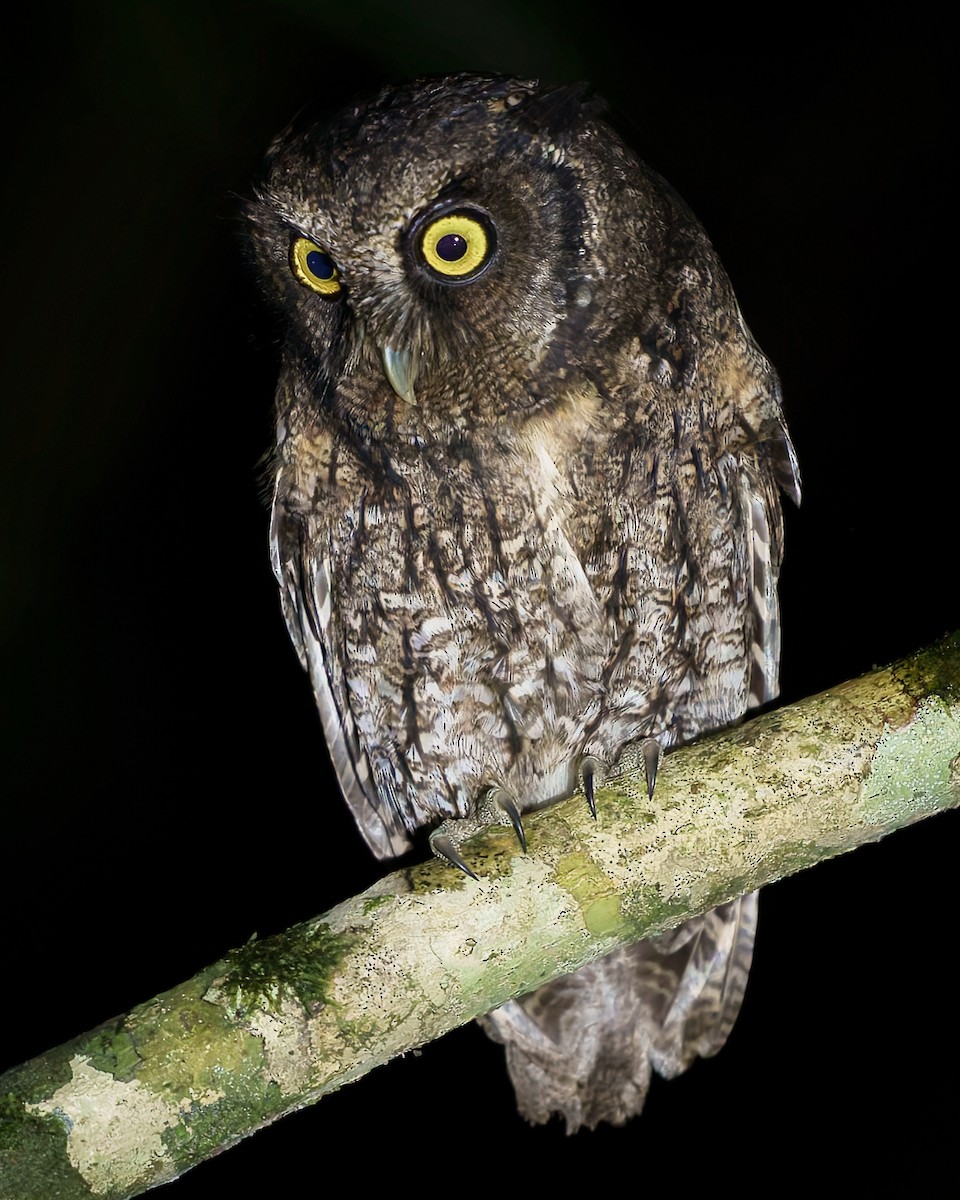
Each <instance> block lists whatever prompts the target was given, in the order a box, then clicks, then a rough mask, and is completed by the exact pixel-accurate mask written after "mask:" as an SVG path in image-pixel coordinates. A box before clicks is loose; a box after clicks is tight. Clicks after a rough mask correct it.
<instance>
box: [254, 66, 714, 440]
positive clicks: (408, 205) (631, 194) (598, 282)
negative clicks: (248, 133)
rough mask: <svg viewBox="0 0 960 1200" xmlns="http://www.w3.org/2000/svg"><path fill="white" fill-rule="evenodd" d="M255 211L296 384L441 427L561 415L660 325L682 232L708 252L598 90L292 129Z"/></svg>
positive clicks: (416, 96)
mask: <svg viewBox="0 0 960 1200" xmlns="http://www.w3.org/2000/svg"><path fill="white" fill-rule="evenodd" d="M250 213H251V216H252V223H253V230H254V245H255V248H256V251H257V255H258V258H259V261H260V264H261V268H262V270H263V272H264V274H265V275H266V277H267V280H268V283H269V285H270V286H271V288H272V291H273V293H274V295H275V296H276V298H277V299H278V300H279V302H280V304H281V305H282V307H283V308H284V309H285V310H286V314H287V318H288V323H287V330H288V333H287V343H286V351H285V353H286V356H287V363H288V366H290V367H291V368H292V370H293V372H294V374H295V375H296V376H298V377H299V378H301V379H310V380H311V381H312V383H311V389H310V390H311V392H312V394H313V395H314V396H323V397H325V400H323V401H322V402H324V403H329V404H339V405H346V406H347V407H348V408H349V409H351V410H352V411H354V412H358V411H359V412H363V413H365V414H366V415H367V417H369V418H373V419H376V416H377V414H378V413H379V412H382V411H383V410H384V409H385V408H386V407H387V406H396V404H397V397H399V398H400V400H402V401H403V402H404V403H405V404H406V405H407V406H409V409H410V410H411V411H409V413H408V418H409V420H410V421H411V422H413V424H421V425H425V426H429V425H431V424H435V423H436V421H437V420H442V421H444V422H451V421H452V422H454V423H460V424H469V423H470V422H477V421H479V422H482V423H486V422H491V421H497V420H498V419H499V418H501V417H503V416H504V415H505V414H507V413H512V414H516V413H517V411H518V410H521V411H522V410H530V411H536V410H537V409H538V408H539V407H541V406H542V405H544V404H547V403H549V402H550V401H551V399H552V398H554V397H555V396H556V394H557V391H558V388H560V389H562V387H563V386H564V384H565V381H566V380H567V379H568V377H569V376H570V375H571V373H576V372H577V370H578V368H579V367H580V366H581V364H582V362H583V361H584V359H585V358H589V360H590V361H591V362H596V361H597V359H598V346H597V342H598V340H599V341H602V340H603V339H605V338H616V337H617V336H622V335H623V331H624V330H628V331H629V332H630V335H631V336H633V335H635V333H636V331H637V330H638V329H641V328H642V327H643V324H644V320H646V322H647V324H648V325H651V324H652V325H656V323H657V320H658V317H657V314H656V313H655V312H654V311H653V309H655V308H656V301H655V299H654V293H656V291H657V284H658V281H660V280H661V278H662V275H663V264H664V259H665V258H666V257H667V255H666V252H665V250H664V246H665V240H666V239H665V235H666V232H667V231H668V230H669V231H670V237H671V238H672V239H673V243H672V244H673V251H675V249H676V239H677V230H678V227H684V226H686V225H689V226H690V229H691V238H692V239H693V241H697V239H698V238H699V230H698V229H696V228H695V223H693V222H692V218H689V215H688V214H686V212H685V210H683V209H682V205H678V202H677V201H676V200H675V198H674V197H673V196H672V194H671V193H670V192H669V189H667V188H666V187H665V185H663V184H662V181H660V180H659V178H658V177H657V176H655V175H654V174H653V173H652V172H649V171H648V170H647V169H646V168H644V167H643V166H642V164H640V163H639V161H638V160H637V159H636V158H634V157H633V155H632V154H631V153H630V152H629V151H627V150H626V149H625V147H624V146H623V144H622V143H621V142H620V140H619V139H618V138H617V137H616V135H615V134H614V133H613V132H612V130H610V129H609V128H608V127H607V126H606V125H604V124H603V123H602V122H601V121H600V120H599V118H598V116H597V106H596V105H595V104H594V103H593V102H592V101H590V100H588V99H587V98H586V97H585V94H584V89H582V88H581V87H572V88H571V87H567V88H560V89H552V90H551V89H542V88H540V87H538V86H537V84H536V83H534V82H531V81H524V80H516V79H507V78H500V77H490V76H476V75H458V76H448V77H444V78H436V79H429V80H421V81H418V82H416V83H413V84H410V85H407V86H404V87H394V88H390V89H387V90H385V91H383V92H381V93H380V94H379V95H378V96H377V97H375V98H374V99H373V100H372V101H370V102H369V103H366V104H362V105H356V106H353V107H351V108H349V109H348V110H347V111H345V112H344V113H342V114H341V115H340V116H339V117H337V118H335V119H334V120H332V121H330V122H328V123H325V124H323V125H320V126H311V127H309V128H306V129H301V130H291V131H288V132H287V133H285V134H284V135H282V136H281V137H280V138H278V139H277V141H276V142H275V144H274V145H273V147H272V148H271V151H270V156H269V160H268V172H267V177H266V182H265V184H264V186H263V187H262V189H261V190H260V192H259V193H258V196H257V199H256V201H255V202H254V203H253V204H252V205H251V206H250ZM698 244H699V243H698ZM645 309H648V310H650V311H647V312H646V313H645Z"/></svg>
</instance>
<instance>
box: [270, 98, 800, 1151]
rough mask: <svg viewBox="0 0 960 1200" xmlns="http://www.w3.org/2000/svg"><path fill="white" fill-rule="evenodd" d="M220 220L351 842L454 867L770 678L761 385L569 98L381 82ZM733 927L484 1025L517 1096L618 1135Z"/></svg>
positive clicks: (753, 357) (557, 991) (302, 141)
mask: <svg viewBox="0 0 960 1200" xmlns="http://www.w3.org/2000/svg"><path fill="white" fill-rule="evenodd" d="M251 217H252V228H253V237H254V244H255V247H256V251H257V254H258V258H259V262H260V265H261V269H262V272H263V276H264V280H265V284H266V286H267V288H268V290H269V291H270V293H271V294H272V295H273V296H274V298H275V299H276V301H277V302H278V304H279V305H280V306H281V307H282V309H283V311H284V312H285V315H286V323H285V330H286V333H285V342H284V352H283V366H282V371H281V376H280V381H279V386H278V391H277V444H276V452H275V471H276V488H275V495H274V506H273V528H272V545H273V560H274V569H275V571H276V575H277V579H278V581H279V583H280V587H281V594H282V597H283V603H284V611H285V616H286V620H287V625H288V628H289V630H290V634H291V637H292V638H293V641H294V644H295V645H296V647H297V650H298V652H299V654H300V657H301V660H302V661H303V663H304V666H305V667H306V668H307V669H308V671H309V672H310V676H311V679H312V681H313V686H314V689H315V692H316V696H317V703H318V706H319V709H320V714H321V717H322V721H323V728H324V733H325V735H326V738H327V742H328V745H329V748H330V752H331V755H332V758H333V762H334V765H335V767H336V770H337V773H338V776H339V779H340V783H341V786H342V788H343V791H344V795H345V797H346V799H347V801H348V803H349V804H350V806H351V808H352V810H353V813H354V816H355V818H356V820H357V824H358V826H359V828H360V830H361V832H362V833H363V835H364V837H365V838H366V840H367V842H368V843H369V845H370V846H371V848H372V849H373V851H374V853H376V854H377V855H380V856H388V855H392V854H398V853H401V852H402V851H403V850H405V849H407V848H408V846H409V845H410V835H411V834H412V833H413V832H414V830H416V829H417V828H418V827H419V826H421V825H429V826H434V825H436V824H437V823H438V822H440V821H445V822H446V824H445V825H444V826H443V830H442V832H441V834H440V835H439V837H436V838H435V840H434V846H435V847H436V848H438V849H440V850H446V851H448V852H451V853H452V854H453V856H454V857H456V854H457V846H458V844H459V840H460V839H459V837H458V833H457V830H458V828H462V827H463V825H458V822H462V823H465V824H466V826H467V827H469V826H470V822H471V820H472V819H474V820H475V819H486V820H489V819H491V818H493V819H500V820H504V821H506V820H513V821H514V823H515V824H517V825H519V816H520V814H521V813H522V812H524V811H527V810H529V809H531V808H534V807H542V806H544V805H547V804H550V803H552V802H554V801H556V800H558V799H560V798H562V797H564V796H567V795H569V794H570V793H571V791H572V790H574V788H575V786H576V784H577V782H578V780H579V779H580V778H581V777H583V775H584V774H585V773H586V774H589V772H590V770H591V768H592V767H593V766H595V765H596V764H599V765H600V767H601V768H602V767H603V766H605V765H611V764H613V763H615V762H616V761H617V759H618V758H619V756H620V754H621V752H622V750H623V748H624V747H625V746H627V745H629V744H631V743H637V742H643V741H649V739H655V740H656V742H657V743H658V744H659V746H660V747H661V748H663V749H669V748H670V747H671V746H674V745H677V744H678V743H681V742H684V741H688V740H690V739H691V738H694V737H696V736H698V735H699V734H701V733H703V732H704V731H706V730H710V729H715V728H717V727H719V726H723V725H727V724H730V723H731V722H733V721H736V720H738V719H739V718H740V717H741V716H742V715H743V713H744V711H745V710H746V709H747V707H748V706H749V705H750V704H751V703H755V702H762V701H763V700H766V699H769V698H770V697H772V696H773V695H775V694H776V690H777V665H778V659H779V628H778V622H777V606H776V592H775V587H776V579H777V573H778V570H779V564H780V544H781V518H780V508H779V500H778V485H779V486H780V487H784V488H786V489H787V490H788V491H789V492H790V493H791V494H793V495H795V496H796V495H797V494H798V482H797V474H796V467H795V462H794V458H793V451H792V448H791V446H790V442H789V439H788V437H787V434H786V432H785V429H784V426H783V421H782V416H781V411H780V393H779V387H778V383H777V379H776V376H775V374H774V372H773V370H772V368H771V367H770V365H769V363H768V362H767V361H766V359H765V358H764V356H763V355H762V353H761V352H760V351H759V349H758V348H757V346H756V344H755V343H754V342H753V340H752V338H751V337H750V334H749V332H748V330H747V328H746V326H745V325H744V322H743V320H742V318H741V316H740V312H739V309H738V307H737V303H736V300H735V298H734V295H733V291H732V289H731V287H730V284H729V282H728V280H727V278H726V275H725V274H724V272H723V270H722V268H721V266H720V264H719V262H718V261H717V258H716V256H715V254H714V252H713V250H712V248H711V246H710V244H709V242H708V240H707V238H706V236H705V234H704V233H703V231H702V229H701V227H700V226H699V225H698V224H697V222H696V220H695V219H694V218H693V216H692V215H691V214H690V212H689V211H688V209H687V208H686V207H685V206H684V204H683V203H682V201H681V200H680V199H679V198H678V197H677V196H676V195H675V194H674V193H673V192H672V190H671V189H670V188H669V187H668V185H667V184H665V183H664V181H663V180H662V179H660V178H659V177H658V176H657V175H656V174H655V173H654V172H652V171H651V170H649V169H648V168H647V167H646V166H644V165H643V164H642V163H641V162H640V161H639V160H638V159H637V158H636V157H635V155H634V154H633V153H632V151H630V150H629V149H627V148H626V146H625V145H624V144H623V143H622V142H621V141H620V139H619V138H618V137H617V136H616V135H615V134H614V133H613V131H612V130H611V129H610V128H609V126H607V125H606V124H605V123H604V122H603V120H602V118H601V117H600V115H599V112H598V108H597V106H596V105H594V104H593V103H592V102H591V101H589V100H587V99H585V97H584V94H583V92H582V90H581V89H579V88H564V89H557V90H553V91H551V90H547V89H541V88H539V87H538V86H537V85H536V84H535V83H531V82H525V81H520V80H511V79H502V78H490V77H481V76H454V77H447V78H442V79H434V80H427V81H420V82H417V83H414V84H411V85H409V86H406V87H400V88H391V89H387V90H386V91H384V92H382V93H381V94H380V95H379V96H378V97H377V98H375V99H374V100H373V101H371V102H370V103H369V104H364V105H358V106H356V107H354V108H351V109H349V110H348V111H347V112H346V113H344V114H343V115H341V117H339V118H338V119H336V120H335V121H332V122H330V123H329V124H326V125H324V126H320V127H310V128H307V129H306V130H301V131H288V132H287V133H286V134H285V135H283V136H282V137H281V138H280V139H278V141H277V143H276V144H275V145H274V146H273V147H272V150H271V154H270V162H269V168H268V173H267V177H266V182H265V184H264V186H263V188H262V190H261V192H260V193H259V195H258V198H257V201H256V202H255V203H254V204H253V205H251ZM458 239H459V240H458ZM471 255H472V256H473V257H471ZM754 920H755V898H747V899H745V900H744V901H742V902H741V901H738V902H736V903H735V904H732V905H727V906H725V907H724V908H723V909H719V910H717V911H716V912H714V913H712V914H708V916H707V917H705V918H702V919H701V920H699V921H694V922H690V923H688V924H687V925H686V926H684V927H683V928H682V929H681V930H678V931H675V932H674V933H671V934H669V935H666V936H665V937H663V938H660V939H658V940H657V941H654V942H647V943H645V944H643V945H642V946H641V947H635V948H632V949H630V950H627V951H621V952H618V953H617V954H615V955H611V956H610V957H609V958H608V959H605V960H603V961H602V962H601V963H599V964H593V965H592V966H591V967H589V968H587V969H585V971H583V972H580V973H579V974H578V975H577V976H572V977H569V978H568V979H566V980H561V981H558V982H557V983H555V984H553V985H550V986H549V987H547V988H544V989H541V990H540V992H538V993H536V995H535V996H533V997H527V998H526V999H525V1000H523V1001H520V1002H516V1003H513V1004H509V1005H506V1006H505V1007H504V1008H502V1009H500V1010H498V1011H497V1012H496V1013H493V1014H490V1016H488V1017H487V1018H486V1020H485V1024H486V1026H487V1028H488V1030H489V1031H490V1032H491V1033H492V1035H493V1036H494V1037H496V1038H498V1039H499V1040H502V1041H504V1042H505V1043H506V1044H507V1056H508V1062H509V1065H510V1069H511V1073H512V1075H513V1078H514V1082H515V1085H516V1087H517V1092H518V1099H519V1102H520V1106H521V1110H522V1111H523V1112H524V1113H525V1115H527V1116H528V1117H530V1118H531V1119H533V1120H546V1119H547V1118H548V1117H549V1115H550V1113H551V1112H560V1113H562V1114H563V1115H564V1116H565V1118H566V1120H567V1123H568V1128H571V1129H574V1128H576V1127H578V1126H579V1125H580V1124H585V1125H591V1126H592V1125H595V1124H596V1123H597V1122H598V1121H600V1120H607V1121H612V1122H614V1123H619V1122H621V1121H623V1120H625V1119H626V1118H627V1117H629V1116H630V1115H631V1114H633V1113H635V1112H638V1111H639V1109H640V1107H641V1106H642V1103H643V1096H644V1093H645V1091H646V1087H647V1082H648V1078H649V1072H650V1064H651V1063H652V1064H653V1066H654V1067H656V1069H657V1070H659V1071H660V1072H661V1073H663V1074H666V1075H671V1074H676V1073H677V1072H678V1071H680V1070H682V1069H683V1068H684V1067H685V1066H687V1065H688V1064H689V1062H690V1061H692V1059H693V1057H695V1056H696V1054H698V1053H699V1054H709V1053H712V1052H714V1051H715V1050H716V1049H718V1048H719V1046H720V1045H721V1044H722V1042H723V1040H724V1038H725V1037H726V1034H727V1032H728V1030H729V1028H730V1025H731V1024H732V1021H733V1019H734V1017H735V1015H736V1012H737V1009H738V1008H739V1004H740V999H741V997H742V992H743V986H744V983H745V979H746V973H747V970H748V968H749V961H750V953H751V950H752V945H753V928H754ZM578 1031H579V1033H578Z"/></svg>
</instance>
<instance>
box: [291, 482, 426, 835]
mask: <svg viewBox="0 0 960 1200" xmlns="http://www.w3.org/2000/svg"><path fill="white" fill-rule="evenodd" d="M307 520H308V519H307V518H306V517H305V516H303V515H301V514H298V513H293V512H290V511H288V509H287V507H286V505H285V504H284V500H283V497H282V495H281V494H280V478H279V477H278V482H277V487H276V489H275V491H274V499H273V512H272V519H271V523H270V555H271V561H272V563H273V573H274V575H275V576H276V579H277V582H278V583H279V585H280V597H281V602H282V605H283V615H284V619H285V620H286V623H287V629H288V630H289V633H290V638H291V640H292V641H293V644H294V646H295V647H296V650H297V654H298V655H299V657H300V661H301V663H302V664H303V666H304V667H305V668H306V670H307V671H308V672H309V674H310V681H311V683H312V684H313V692H314V696H315V697H316V702H317V708H318V709H319V712H320V720H321V723H322V725H323V735H324V737H325V738H326V742H327V748H328V750H329V752H330V759H331V761H332V763H333V768H334V770H335V771H336V774H337V779H338V781H339V783H340V789H341V791H342V792H343V795H344V798H345V799H346V801H347V804H348V805H349V806H350V810H351V812H352V813H353V817H354V820H355V821H356V822H357V825H358V827H359V829H360V832H361V833H362V834H363V836H364V838H365V839H366V842H367V844H368V845H369V847H370V849H371V850H372V851H373V853H374V854H376V856H377V857H378V858H392V857H395V856H396V855H398V854H403V853H404V852H405V851H407V850H409V849H410V846H411V845H412V842H411V840H410V837H409V836H408V834H407V831H406V828H405V827H404V824H403V821H402V819H401V816H400V814H399V811H398V810H397V809H396V808H395V807H394V806H392V805H390V804H384V803H383V802H382V801H381V800H380V798H379V797H378V794H377V785H376V779H375V777H374V774H373V771H372V769H371V766H370V760H369V758H368V757H367V753H366V751H365V750H364V749H363V747H362V745H361V743H360V739H359V737H358V736H357V729H356V725H355V724H354V720H353V714H352V713H351V710H350V705H349V702H348V699H347V690H346V685H345V682H344V680H343V675H342V672H341V671H340V670H339V668H338V667H337V665H336V656H335V655H334V654H333V653H332V652H331V647H332V641H333V638H334V636H335V633H334V629H333V625H332V621H331V604H330V569H329V563H328V561H327V560H326V559H325V558H324V557H323V555H322V553H321V551H320V548H319V546H318V545H317V542H316V539H313V538H311V537H310V534H309V531H308V528H307Z"/></svg>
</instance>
